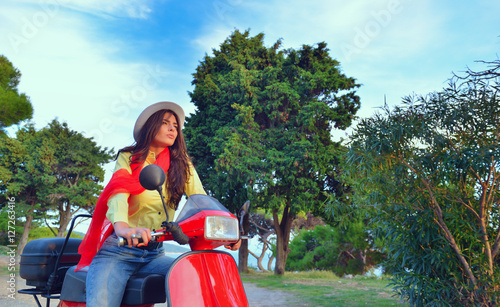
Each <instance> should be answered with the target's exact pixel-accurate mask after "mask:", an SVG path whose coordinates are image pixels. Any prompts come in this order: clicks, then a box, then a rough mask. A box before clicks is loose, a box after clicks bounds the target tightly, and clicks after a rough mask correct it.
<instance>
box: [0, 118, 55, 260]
mask: <svg viewBox="0 0 500 307" xmlns="http://www.w3.org/2000/svg"><path fill="white" fill-rule="evenodd" d="M36 134H37V132H36V130H35V128H34V126H33V125H31V124H29V125H27V126H26V127H24V128H22V129H20V130H18V131H17V138H10V137H4V138H3V139H2V142H0V156H1V157H2V159H0V175H1V177H0V192H1V193H0V195H1V197H2V204H3V205H5V204H7V203H8V202H7V200H11V203H13V205H12V206H13V210H14V211H15V214H16V218H20V219H21V218H22V219H24V226H23V230H22V234H21V237H20V239H19V241H18V254H21V252H22V250H23V249H24V246H25V245H26V243H27V242H28V234H29V231H30V229H31V227H32V224H33V222H34V220H37V219H40V218H42V217H43V214H44V212H45V211H46V210H48V205H47V203H45V202H44V201H43V194H44V193H46V190H47V189H48V187H50V186H51V185H53V184H54V183H55V180H54V178H53V177H52V176H51V175H50V173H51V169H50V165H51V164H52V163H53V162H52V160H53V149H52V148H51V146H50V145H49V144H47V143H41V144H37V137H36ZM11 243H13V242H11Z"/></svg>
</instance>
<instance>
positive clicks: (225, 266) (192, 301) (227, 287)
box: [166, 251, 248, 307]
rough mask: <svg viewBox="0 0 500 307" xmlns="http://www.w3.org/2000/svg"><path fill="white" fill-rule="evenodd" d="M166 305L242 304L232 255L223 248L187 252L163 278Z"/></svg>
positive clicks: (242, 293) (238, 306)
mask: <svg viewBox="0 0 500 307" xmlns="http://www.w3.org/2000/svg"><path fill="white" fill-rule="evenodd" d="M166 288H167V302H168V306H172V307H179V306H189V307H191V306H205V307H226V306H234V307H246V306H248V301H247V297H246V294H245V289H244V288H243V283H242V282H241V278H240V275H239V273H238V267H237V266H236V262H235V261H234V258H233V257H232V256H231V255H230V254H229V253H226V252H223V251H194V252H188V253H185V254H183V255H182V256H180V257H179V258H177V259H176V261H175V262H174V263H173V264H172V266H171V268H170V270H169V273H168V276H167V278H166Z"/></svg>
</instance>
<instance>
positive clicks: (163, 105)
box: [134, 101, 185, 142]
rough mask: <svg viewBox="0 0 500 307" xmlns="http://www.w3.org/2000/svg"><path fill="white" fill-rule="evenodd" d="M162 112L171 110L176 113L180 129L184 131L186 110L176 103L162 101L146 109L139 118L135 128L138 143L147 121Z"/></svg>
mask: <svg viewBox="0 0 500 307" xmlns="http://www.w3.org/2000/svg"><path fill="white" fill-rule="evenodd" d="M160 110H170V111H172V112H174V113H175V114H176V115H177V118H178V119H179V123H178V124H179V128H180V129H182V127H183V126H184V120H185V115H184V110H183V109H182V107H181V106H180V105H178V104H176V103H174V102H170V101H160V102H157V103H154V104H152V105H150V106H149V107H147V108H146V109H144V111H142V113H141V114H140V115H139V117H138V118H137V120H136V122H135V126H134V140H135V141H136V142H137V140H138V139H139V134H140V132H141V129H142V127H143V126H144V124H145V123H146V121H147V120H148V119H149V117H151V115H153V114H154V113H156V112H158V111H160Z"/></svg>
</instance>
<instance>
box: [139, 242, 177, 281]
mask: <svg viewBox="0 0 500 307" xmlns="http://www.w3.org/2000/svg"><path fill="white" fill-rule="evenodd" d="M174 261H175V258H171V257H167V256H165V252H164V250H163V248H162V249H160V250H158V255H157V256H155V257H154V259H152V260H151V261H150V262H149V263H147V264H145V265H144V266H143V267H142V268H140V269H139V270H138V273H139V272H140V273H155V274H161V275H167V272H168V269H169V268H170V266H171V265H172V263H173V262H174Z"/></svg>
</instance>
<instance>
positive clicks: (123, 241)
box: [118, 231, 165, 247]
mask: <svg viewBox="0 0 500 307" xmlns="http://www.w3.org/2000/svg"><path fill="white" fill-rule="evenodd" d="M164 234H165V231H156V232H152V233H151V238H152V239H151V240H150V241H149V242H151V241H155V240H154V238H156V237H158V236H163V235H164ZM132 236H133V235H132ZM133 238H134V239H137V240H138V241H139V244H140V243H143V242H144V241H143V240H142V237H139V236H137V237H135V236H134V237H133ZM126 245H128V242H127V239H125V238H123V237H118V246H120V247H121V246H126Z"/></svg>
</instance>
